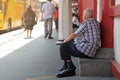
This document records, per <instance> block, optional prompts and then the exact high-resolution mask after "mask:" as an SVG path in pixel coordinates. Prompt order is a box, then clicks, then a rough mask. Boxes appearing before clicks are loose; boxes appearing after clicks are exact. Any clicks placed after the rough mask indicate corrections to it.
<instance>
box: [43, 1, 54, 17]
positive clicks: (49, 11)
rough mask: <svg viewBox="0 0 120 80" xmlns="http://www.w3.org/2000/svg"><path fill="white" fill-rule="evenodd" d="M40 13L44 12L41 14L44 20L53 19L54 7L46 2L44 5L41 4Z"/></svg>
mask: <svg viewBox="0 0 120 80" xmlns="http://www.w3.org/2000/svg"><path fill="white" fill-rule="evenodd" d="M42 11H43V12H44V14H43V18H44V19H49V18H53V13H54V5H53V4H52V3H51V2H49V1H48V2H46V3H45V4H43V7H42Z"/></svg>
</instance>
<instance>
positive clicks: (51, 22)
mask: <svg viewBox="0 0 120 80" xmlns="http://www.w3.org/2000/svg"><path fill="white" fill-rule="evenodd" d="M52 24H53V18H50V19H49V22H48V26H49V35H48V38H49V39H53V37H52V36H51V35H52Z"/></svg>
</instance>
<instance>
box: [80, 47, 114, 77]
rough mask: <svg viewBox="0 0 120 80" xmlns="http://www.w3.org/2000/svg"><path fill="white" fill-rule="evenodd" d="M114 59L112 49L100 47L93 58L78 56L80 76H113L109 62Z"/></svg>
mask: <svg viewBox="0 0 120 80" xmlns="http://www.w3.org/2000/svg"><path fill="white" fill-rule="evenodd" d="M113 59H114V50H113V49H111V48H101V49H100V50H99V51H98V52H97V54H96V56H95V58H93V59H88V58H80V59H79V64H80V76H87V77H113V74H112V71H111V66H110V62H111V60H113Z"/></svg>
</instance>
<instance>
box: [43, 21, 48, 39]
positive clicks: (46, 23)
mask: <svg viewBox="0 0 120 80" xmlns="http://www.w3.org/2000/svg"><path fill="white" fill-rule="evenodd" d="M44 34H45V36H44V38H46V37H47V36H48V19H45V20H44Z"/></svg>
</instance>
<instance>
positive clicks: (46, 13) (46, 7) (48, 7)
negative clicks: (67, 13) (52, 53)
mask: <svg viewBox="0 0 120 80" xmlns="http://www.w3.org/2000/svg"><path fill="white" fill-rule="evenodd" d="M53 14H54V5H53V3H52V0H47V2H46V3H44V4H43V6H42V15H41V18H43V19H44V27H45V32H44V34H45V36H44V38H47V37H48V39H53V37H52V25H53Z"/></svg>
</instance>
